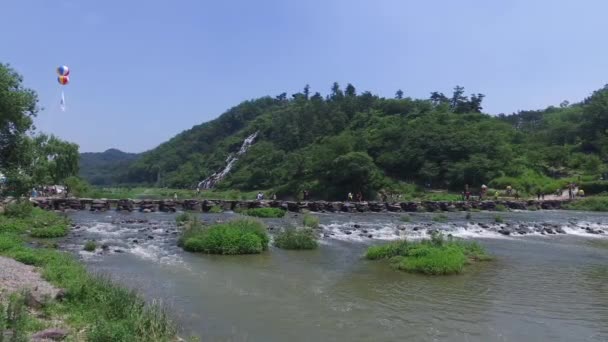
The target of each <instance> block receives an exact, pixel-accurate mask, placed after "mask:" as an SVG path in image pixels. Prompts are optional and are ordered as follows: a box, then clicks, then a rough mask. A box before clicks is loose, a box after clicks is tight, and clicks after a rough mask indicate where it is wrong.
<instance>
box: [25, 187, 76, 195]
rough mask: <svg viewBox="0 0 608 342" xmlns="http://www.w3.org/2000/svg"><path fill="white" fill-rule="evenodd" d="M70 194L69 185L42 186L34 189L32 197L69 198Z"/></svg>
mask: <svg viewBox="0 0 608 342" xmlns="http://www.w3.org/2000/svg"><path fill="white" fill-rule="evenodd" d="M68 194H69V189H68V186H67V185H63V186H61V185H44V186H42V185H40V186H37V187H34V188H32V191H31V193H30V196H31V197H33V198H36V197H57V196H63V197H67V196H68Z"/></svg>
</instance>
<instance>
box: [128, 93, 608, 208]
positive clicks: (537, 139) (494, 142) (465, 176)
mask: <svg viewBox="0 0 608 342" xmlns="http://www.w3.org/2000/svg"><path fill="white" fill-rule="evenodd" d="M483 99H484V95H483V94H473V95H470V96H467V95H465V91H464V88H462V87H456V88H455V89H454V92H453V94H452V95H451V96H446V95H444V94H442V93H439V92H434V93H432V94H431V96H430V98H429V99H412V98H409V97H404V94H403V92H401V91H398V92H397V93H396V95H395V98H382V97H378V96H376V95H373V94H372V93H370V92H363V93H357V91H356V89H355V87H353V86H352V85H350V84H349V85H348V86H347V87H346V88H345V89H344V90H342V89H341V88H340V87H339V85H338V84H337V83H336V84H334V85H333V87H332V90H331V93H330V94H329V95H328V96H326V97H323V96H321V94H319V93H314V94H311V93H310V89H309V87H308V86H307V87H306V88H305V89H304V90H303V91H302V92H300V93H296V94H293V95H292V96H291V97H289V98H288V96H287V94H285V93H283V94H281V95H279V96H277V97H274V98H273V97H263V98H260V99H256V100H251V101H246V102H243V103H241V104H239V105H238V106H236V107H233V108H231V109H230V110H228V111H227V112H226V113H224V114H222V115H221V116H219V117H218V118H217V119H215V120H212V121H210V122H207V123H204V124H201V125H198V126H194V127H192V128H191V129H189V130H187V131H184V132H182V133H180V134H178V135H177V136H175V137H174V138H172V139H171V140H169V141H167V142H165V143H163V144H161V145H160V146H158V147H157V148H155V149H153V150H151V151H148V152H145V153H143V154H142V155H141V156H140V157H139V158H138V159H137V160H136V161H135V162H133V163H132V164H131V165H130V166H129V167H128V171H127V173H126V174H125V175H124V176H121V177H119V178H120V179H119V180H120V181H121V182H123V183H141V184H156V183H157V182H158V181H160V183H161V184H162V185H163V186H169V187H188V188H193V187H195V186H196V184H197V183H198V182H200V181H201V180H203V179H205V178H206V177H209V176H211V175H213V174H214V173H218V172H219V171H220V170H222V169H223V168H225V167H226V164H227V162H231V166H232V169H231V170H230V172H229V173H227V175H226V177H225V178H224V179H223V180H222V181H220V182H219V183H218V184H217V187H219V188H231V189H241V190H254V189H273V190H274V191H276V192H277V193H278V194H279V195H281V194H294V193H297V192H299V191H301V190H303V189H308V190H309V191H311V193H313V194H315V195H316V196H318V197H322V198H344V196H345V193H347V192H349V191H353V192H357V191H362V192H363V193H364V194H365V195H366V196H369V195H372V194H373V193H374V192H377V191H379V190H397V189H401V190H403V189H407V188H408V187H409V188H411V186H412V185H413V184H415V185H418V186H430V187H435V188H452V189H459V190H460V189H462V188H463V187H464V185H465V184H470V185H471V186H474V187H479V186H480V185H481V184H484V183H485V184H488V183H490V184H489V185H495V186H506V185H513V186H516V187H519V188H520V189H521V190H522V191H528V192H529V191H533V190H534V189H535V188H539V189H540V188H542V189H543V191H552V190H553V188H556V187H559V186H560V184H561V183H560V184H558V183H559V182H557V181H556V179H558V178H561V179H562V183H563V178H564V177H574V176H584V177H588V178H595V177H599V174H601V173H602V172H604V169H605V165H606V164H605V161H606V160H608V137H607V135H606V129H607V128H608V120H606V119H608V86H607V87H604V88H602V89H600V90H598V91H596V92H594V93H593V94H592V95H591V96H590V97H589V98H587V99H585V100H584V101H582V102H581V103H577V104H572V105H570V104H568V103H566V102H564V103H562V104H561V105H560V107H549V108H547V109H545V110H540V111H523V112H519V113H516V114H512V115H499V116H491V115H488V114H483V113H482V102H483ZM256 132H257V135H256V136H255V140H254V141H253V144H252V145H251V147H250V148H249V149H248V150H247V151H246V152H245V153H243V154H241V155H238V152H239V150H240V149H241V148H242V147H243V141H244V140H245V138H246V137H249V136H251V135H252V134H254V133H256ZM237 155H238V159H237V158H233V159H232V160H230V159H229V158H230V157H231V156H233V157H234V156H237ZM123 162H124V161H123Z"/></svg>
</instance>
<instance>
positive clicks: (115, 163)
mask: <svg viewBox="0 0 608 342" xmlns="http://www.w3.org/2000/svg"><path fill="white" fill-rule="evenodd" d="M138 157H139V155H138V154H135V153H125V152H122V151H119V150H117V149H109V150H107V151H105V152H101V153H92V152H86V153H81V154H80V172H79V174H78V175H79V176H80V177H82V178H83V179H84V180H86V181H87V182H88V183H90V184H92V185H96V186H105V185H112V184H117V183H120V182H122V181H123V179H124V175H125V173H126V170H127V169H128V167H129V166H130V165H131V164H132V163H133V162H134V161H135V160H137V158H138Z"/></svg>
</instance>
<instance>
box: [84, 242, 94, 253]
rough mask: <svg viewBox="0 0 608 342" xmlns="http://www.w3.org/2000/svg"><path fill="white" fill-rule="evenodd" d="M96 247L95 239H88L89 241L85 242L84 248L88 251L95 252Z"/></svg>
mask: <svg viewBox="0 0 608 342" xmlns="http://www.w3.org/2000/svg"><path fill="white" fill-rule="evenodd" d="M96 248H97V244H96V243H95V241H87V243H85V244H84V248H83V249H84V250H85V251H87V252H94V251H95V249H96Z"/></svg>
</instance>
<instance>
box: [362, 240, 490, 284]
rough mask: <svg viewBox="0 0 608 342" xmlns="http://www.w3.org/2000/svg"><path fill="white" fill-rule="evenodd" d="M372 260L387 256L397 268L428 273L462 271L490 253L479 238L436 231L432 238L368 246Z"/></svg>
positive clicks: (368, 257)
mask: <svg viewBox="0 0 608 342" xmlns="http://www.w3.org/2000/svg"><path fill="white" fill-rule="evenodd" d="M365 257H366V258H367V259H369V260H379V259H387V260H390V262H391V264H392V265H393V266H394V267H396V268H397V269H400V270H403V271H407V272H415V273H424V274H433V275H440V274H454V273H461V272H462V271H463V270H464V267H465V266H466V265H467V264H469V263H471V262H475V261H485V260H489V259H490V256H489V255H488V254H487V253H486V251H485V250H484V249H483V247H481V246H480V245H479V244H477V243H475V242H464V241H453V240H451V239H449V240H447V241H446V240H445V239H444V238H443V236H442V235H440V234H436V235H434V236H433V237H432V238H431V240H422V241H420V242H409V241H406V240H402V241H396V242H391V243H388V244H385V245H381V246H372V247H369V248H368V249H367V252H366V254H365Z"/></svg>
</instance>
